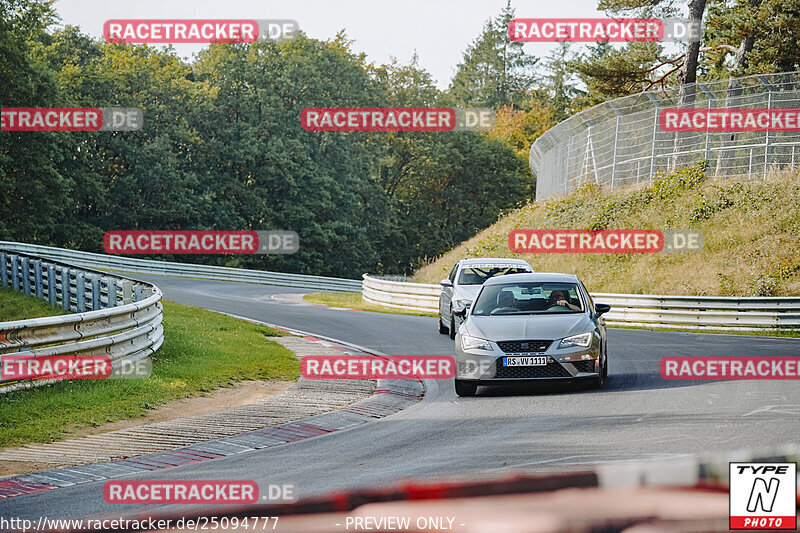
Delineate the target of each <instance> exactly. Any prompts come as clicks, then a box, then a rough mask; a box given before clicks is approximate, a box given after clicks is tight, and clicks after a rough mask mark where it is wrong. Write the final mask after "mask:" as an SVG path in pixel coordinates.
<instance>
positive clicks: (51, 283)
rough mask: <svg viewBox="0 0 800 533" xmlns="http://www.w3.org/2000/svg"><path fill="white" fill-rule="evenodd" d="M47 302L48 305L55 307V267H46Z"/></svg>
mask: <svg viewBox="0 0 800 533" xmlns="http://www.w3.org/2000/svg"><path fill="white" fill-rule="evenodd" d="M47 300H48V301H49V302H50V305H56V300H57V295H56V267H54V266H53V265H47Z"/></svg>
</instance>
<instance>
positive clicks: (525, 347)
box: [497, 340, 553, 353]
mask: <svg viewBox="0 0 800 533" xmlns="http://www.w3.org/2000/svg"><path fill="white" fill-rule="evenodd" d="M551 344H553V341H551V340H549V341H548V340H534V341H499V342H498V343H497V345H498V346H499V347H500V349H501V350H503V352H505V353H530V352H544V351H545V350H547V349H548V348H549V347H550V345H551Z"/></svg>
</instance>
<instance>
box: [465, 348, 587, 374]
mask: <svg viewBox="0 0 800 533" xmlns="http://www.w3.org/2000/svg"><path fill="white" fill-rule="evenodd" d="M557 345H558V343H557V342H556V341H553V343H552V345H551V346H550V347H549V348H548V349H547V350H546V351H543V352H514V353H505V352H503V351H502V350H500V349H499V347H498V346H497V344H496V343H492V346H493V348H494V353H491V352H485V353H472V352H464V351H463V350H461V349H460V346H458V343H457V349H456V356H455V360H456V379H459V380H463V381H474V382H479V384H502V383H506V382H507V383H508V384H512V383H514V382H520V381H531V380H551V381H562V380H576V379H584V378H587V379H588V378H596V377H598V376H599V374H600V372H601V367H600V360H599V359H600V349H599V345H598V344H596V343H594V344H593V345H592V346H588V347H586V348H573V349H563V350H559V349H557V348H556V346H557ZM476 352H479V351H476ZM509 356H525V357H531V356H544V357H547V364H546V365H540V366H514V367H507V366H504V365H503V358H504V357H509ZM565 359H569V361H565Z"/></svg>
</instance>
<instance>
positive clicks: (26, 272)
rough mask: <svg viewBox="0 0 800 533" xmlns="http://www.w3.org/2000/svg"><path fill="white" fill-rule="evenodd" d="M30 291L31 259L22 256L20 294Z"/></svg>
mask: <svg viewBox="0 0 800 533" xmlns="http://www.w3.org/2000/svg"><path fill="white" fill-rule="evenodd" d="M30 293H31V260H30V259H29V258H28V257H23V258H22V294H30Z"/></svg>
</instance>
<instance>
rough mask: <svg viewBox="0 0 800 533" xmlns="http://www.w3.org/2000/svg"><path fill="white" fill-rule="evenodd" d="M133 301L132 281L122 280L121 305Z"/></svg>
mask: <svg viewBox="0 0 800 533" xmlns="http://www.w3.org/2000/svg"><path fill="white" fill-rule="evenodd" d="M132 301H133V283H132V282H131V280H129V279H123V280H122V305H127V304H129V303H131V302H132Z"/></svg>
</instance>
